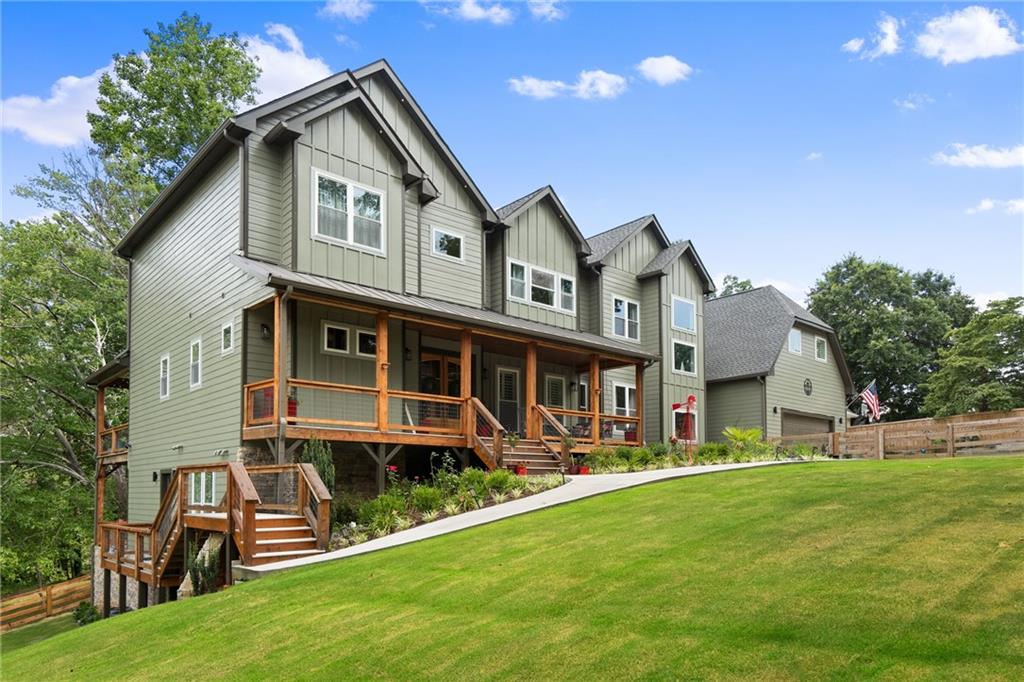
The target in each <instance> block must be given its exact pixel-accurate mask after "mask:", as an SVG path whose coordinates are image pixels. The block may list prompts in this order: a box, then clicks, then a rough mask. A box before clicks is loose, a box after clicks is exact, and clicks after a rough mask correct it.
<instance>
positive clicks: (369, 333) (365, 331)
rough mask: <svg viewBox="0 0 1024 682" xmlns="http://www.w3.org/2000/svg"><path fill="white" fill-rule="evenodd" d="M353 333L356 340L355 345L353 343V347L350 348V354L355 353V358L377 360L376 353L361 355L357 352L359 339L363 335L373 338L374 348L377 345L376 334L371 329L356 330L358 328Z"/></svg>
mask: <svg viewBox="0 0 1024 682" xmlns="http://www.w3.org/2000/svg"><path fill="white" fill-rule="evenodd" d="M355 332H356V337H355V338H356V343H355V345H354V346H352V352H353V353H355V354H356V356H357V357H360V358H373V359H376V358H377V354H376V353H361V352H360V351H359V337H360V336H363V335H365V336H372V337H374V347H376V344H377V332H376V331H374V330H373V329H362V328H358V327H357V328H356V329H355Z"/></svg>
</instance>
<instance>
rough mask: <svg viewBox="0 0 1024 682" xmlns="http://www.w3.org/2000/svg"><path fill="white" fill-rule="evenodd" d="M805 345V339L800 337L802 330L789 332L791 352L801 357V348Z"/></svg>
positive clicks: (794, 329)
mask: <svg viewBox="0 0 1024 682" xmlns="http://www.w3.org/2000/svg"><path fill="white" fill-rule="evenodd" d="M802 344H803V338H802V337H801V335H800V330H799V329H796V328H793V329H790V330H789V352H790V353H796V354H797V355H800V353H801V352H803V351H802V350H801V346H802Z"/></svg>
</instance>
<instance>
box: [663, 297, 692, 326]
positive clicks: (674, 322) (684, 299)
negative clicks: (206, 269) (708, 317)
mask: <svg viewBox="0 0 1024 682" xmlns="http://www.w3.org/2000/svg"><path fill="white" fill-rule="evenodd" d="M676 301H680V302H682V303H689V304H690V305H691V306H693V327H692V328H689V327H680V326H678V325H677V324H676ZM670 314H671V316H672V320H671V324H672V328H673V329H675V330H676V331H679V332H687V333H689V334H696V333H697V302H696V301H694V300H692V299H689V298H685V297H683V296H673V297H672V310H671V311H670Z"/></svg>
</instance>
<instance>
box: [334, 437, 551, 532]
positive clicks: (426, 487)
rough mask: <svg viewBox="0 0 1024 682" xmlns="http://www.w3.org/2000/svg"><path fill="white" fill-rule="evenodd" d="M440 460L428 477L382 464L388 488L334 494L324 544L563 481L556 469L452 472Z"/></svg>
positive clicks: (450, 464)
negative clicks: (362, 494) (404, 475)
mask: <svg viewBox="0 0 1024 682" xmlns="http://www.w3.org/2000/svg"><path fill="white" fill-rule="evenodd" d="M438 457H439V458H440V460H441V462H440V466H438V467H437V468H436V469H435V470H434V474H433V476H432V478H431V479H430V480H428V481H407V480H400V479H399V478H398V470H397V469H396V468H395V467H388V489H387V491H386V492H384V493H383V494H381V495H378V496H377V497H375V498H373V499H371V500H365V501H363V500H359V499H356V498H353V497H351V496H346V495H344V494H341V495H336V496H335V503H334V505H333V508H332V516H333V520H334V524H333V529H332V533H331V541H330V545H329V549H331V550H336V549H342V548H344V547H349V546H351V545H356V544H359V543H361V542H366V541H367V540H369V539H371V538H379V537H383V536H385V535H389V534H390V533H395V532H398V531H400V530H405V529H407V528H412V527H413V526H417V525H419V524H421V523H430V522H431V521H437V520H438V519H443V518H445V517H448V516H455V515H457V514H461V513H463V512H467V511H472V510H474V509H483V508H484V507H489V506H493V505H495V504H501V503H503V502H507V501H509V500H517V499H519V498H520V497H526V496H529V495H534V494H536V493H539V492H543V491H545V490H550V489H551V488H555V487H557V486H559V485H562V483H563V477H562V476H561V474H549V475H547V476H516V475H515V474H513V473H512V472H511V471H508V470H507V469H495V470H494V471H491V472H486V471H483V470H482V469H473V468H467V469H464V470H463V471H462V472H458V471H456V469H455V466H454V458H453V457H452V456H451V455H450V454H449V453H445V454H444V455H439V456H438Z"/></svg>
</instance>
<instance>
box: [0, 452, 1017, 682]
mask: <svg viewBox="0 0 1024 682" xmlns="http://www.w3.org/2000/svg"><path fill="white" fill-rule="evenodd" d="M71 675H75V676H82V677H85V678H98V677H103V678H132V679H146V678H153V679H173V680H183V679H195V678H211V677H213V678H215V677H227V678H234V679H246V680H248V679H270V678H272V679H290V678H296V677H301V678H318V679H319V678H332V679H342V678H353V677H355V678H366V677H387V678H402V679H407V678H420V679H423V678H439V679H479V678H504V679H509V678H523V679H538V680H543V679H552V678H571V679H593V678H605V679H609V678H638V677H643V678H687V677H689V678H693V677H698V678H752V677H757V678H758V679H798V678H806V677H813V678H820V677H830V678H845V679H863V678H886V679H894V678H895V679H906V678H915V679H918V678H950V677H954V678H965V679H968V678H969V679H1014V680H1019V679H1024V459H1022V458H990V459H980V458H979V459H954V460H926V461H900V462H823V463H815V464H805V465H796V466H783V467H773V468H767V469H760V470H752V471H739V472H732V473H724V474H717V475H712V476H700V477H696V478H691V479H682V480H677V481H670V482H666V483H660V484H657V485H651V486H646V487H642V488H635V489H632V490H627V491H622V492H618V493H614V494H610V495H605V496H602V497H597V498H591V499H589V500H585V501H582V502H577V503H574V504H571V505H566V506H563V507H558V508H555V509H550V510H547V511H544V512H540V513H536V514H531V515H527V516H524V517H520V518H516V519H510V520H506V521H502V522H500V523H495V524H492V525H489V526H484V527H481V528H476V529H473V530H469V531H465V532H461V533H457V534H454V535H450V536H447V537H443V538H439V539H434V540H430V541H426V542H422V543H418V544H415V545H410V546H407V547H402V548H398V549H394V550H388V551H385V552H379V553H376V554H371V555H367V556H363V557H359V558H356V559H351V560H347V561H342V562H337V563H329V564H322V565H319V566H314V567H310V568H306V569H301V570H296V571H291V572H288V573H283V574H278V575H276V576H272V577H270V578H266V579H263V580H259V581H256V582H253V583H249V584H245V585H240V586H236V587H234V588H231V589H229V590H227V591H225V592H223V593H220V594H217V595H213V596H208V597H201V598H198V599H194V600H188V601H182V602H178V603H173V604H167V605H163V606H158V607H154V608H150V609H147V610H145V611H142V612H137V613H131V614H127V615H124V616H120V617H116V618H113V619H111V620H109V621H105V622H102V623H97V624H94V625H90V626H87V627H84V628H78V629H76V630H74V631H72V632H66V633H63V634H60V635H57V636H55V637H52V638H50V639H48V640H46V641H44V642H40V643H37V644H33V645H30V646H26V647H24V648H21V649H18V650H16V651H10V652H6V651H5V652H4V656H3V676H4V678H5V679H11V680H42V679H47V680H49V679H54V678H61V677H66V676H71Z"/></svg>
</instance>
